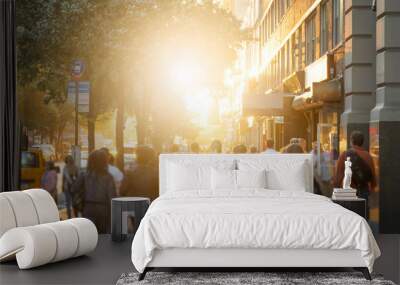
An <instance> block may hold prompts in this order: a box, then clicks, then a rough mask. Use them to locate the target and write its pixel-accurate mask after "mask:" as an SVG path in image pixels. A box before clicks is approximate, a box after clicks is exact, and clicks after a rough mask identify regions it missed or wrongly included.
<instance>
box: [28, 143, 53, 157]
mask: <svg viewBox="0 0 400 285" xmlns="http://www.w3.org/2000/svg"><path fill="white" fill-rule="evenodd" d="M32 148H38V149H40V150H41V151H42V153H43V156H44V159H45V160H46V161H47V160H54V159H55V157H56V150H55V148H54V146H53V145H52V144H34V145H32Z"/></svg>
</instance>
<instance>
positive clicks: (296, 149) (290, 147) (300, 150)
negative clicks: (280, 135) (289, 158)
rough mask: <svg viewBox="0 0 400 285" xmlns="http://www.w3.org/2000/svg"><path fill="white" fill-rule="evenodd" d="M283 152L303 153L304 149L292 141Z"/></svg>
mask: <svg viewBox="0 0 400 285" xmlns="http://www.w3.org/2000/svg"><path fill="white" fill-rule="evenodd" d="M284 153H304V151H303V148H302V147H301V146H300V145H299V144H298V143H292V144H289V145H288V146H287V147H286V148H285V150H284Z"/></svg>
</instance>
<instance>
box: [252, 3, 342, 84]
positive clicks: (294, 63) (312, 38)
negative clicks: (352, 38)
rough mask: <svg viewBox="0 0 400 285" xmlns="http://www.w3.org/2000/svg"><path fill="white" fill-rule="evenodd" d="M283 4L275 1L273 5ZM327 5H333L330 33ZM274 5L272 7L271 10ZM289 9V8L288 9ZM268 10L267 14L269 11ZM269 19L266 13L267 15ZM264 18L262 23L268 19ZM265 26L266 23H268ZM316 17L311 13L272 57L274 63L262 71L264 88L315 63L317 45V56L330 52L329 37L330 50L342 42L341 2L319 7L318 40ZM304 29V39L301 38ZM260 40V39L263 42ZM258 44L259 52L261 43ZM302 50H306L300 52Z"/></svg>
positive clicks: (324, 4) (322, 4) (261, 46)
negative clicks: (264, 82) (330, 47)
mask: <svg viewBox="0 0 400 285" xmlns="http://www.w3.org/2000/svg"><path fill="white" fill-rule="evenodd" d="M275 2H276V3H282V1H276V0H275V1H274V3H275ZM329 5H332V6H331V7H332V13H331V14H332V15H331V16H332V29H331V30H329ZM272 7H273V4H272V6H271V9H272ZM287 7H288V6H287ZM271 9H270V11H271ZM267 17H268V13H267ZM267 17H266V18H265V19H267ZM265 19H264V22H267V23H268V20H267V21H265ZM316 25H317V17H316V12H315V11H314V12H313V13H312V14H311V15H310V16H309V17H308V18H307V20H306V21H305V24H304V25H300V27H299V28H298V29H297V30H296V31H295V32H294V33H293V34H292V36H291V37H290V38H289V40H288V41H287V42H286V44H285V45H284V46H283V47H282V48H281V50H280V51H279V52H278V53H277V54H276V55H275V57H274V59H273V60H272V61H271V63H270V64H269V66H268V68H267V70H265V77H264V78H266V83H267V88H274V87H276V84H279V83H280V82H282V81H283V79H284V78H285V77H287V76H288V75H290V74H291V73H293V72H295V71H297V70H300V69H303V68H304V65H308V64H310V63H312V62H314V61H315V60H316V59H317V41H318V40H319V44H320V45H319V55H320V56H322V55H324V54H325V53H326V52H327V51H328V49H329V37H330V36H331V39H332V47H333V48H334V47H336V46H337V45H338V44H340V43H341V42H342V37H343V35H342V34H343V0H331V1H325V2H323V3H321V5H320V17H319V27H320V35H319V39H318V37H317V33H316ZM303 29H304V34H305V38H303V37H304V36H303ZM262 40H263V38H262ZM262 40H261V42H260V44H259V48H260V50H262V48H263V45H264V43H263V42H262ZM303 46H304V47H305V49H304V50H303Z"/></svg>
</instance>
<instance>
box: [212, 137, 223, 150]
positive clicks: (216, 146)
mask: <svg viewBox="0 0 400 285" xmlns="http://www.w3.org/2000/svg"><path fill="white" fill-rule="evenodd" d="M210 152H211V153H222V143H221V141H219V140H213V141H212V143H211V145H210Z"/></svg>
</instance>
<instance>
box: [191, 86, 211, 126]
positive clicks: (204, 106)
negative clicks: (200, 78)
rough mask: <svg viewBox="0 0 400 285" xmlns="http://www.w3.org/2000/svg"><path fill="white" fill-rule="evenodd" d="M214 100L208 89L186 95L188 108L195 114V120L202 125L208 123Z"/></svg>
mask: <svg viewBox="0 0 400 285" xmlns="http://www.w3.org/2000/svg"><path fill="white" fill-rule="evenodd" d="M213 100H214V99H213V97H212V95H211V94H210V91H209V90H208V89H203V90H201V91H198V92H195V93H190V94H187V95H185V96H184V101H185V105H186V108H187V110H188V111H189V112H191V113H192V114H193V118H194V121H195V122H196V123H198V124H199V125H202V126H205V125H207V123H208V117H209V114H210V111H211V107H212V104H213Z"/></svg>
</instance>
